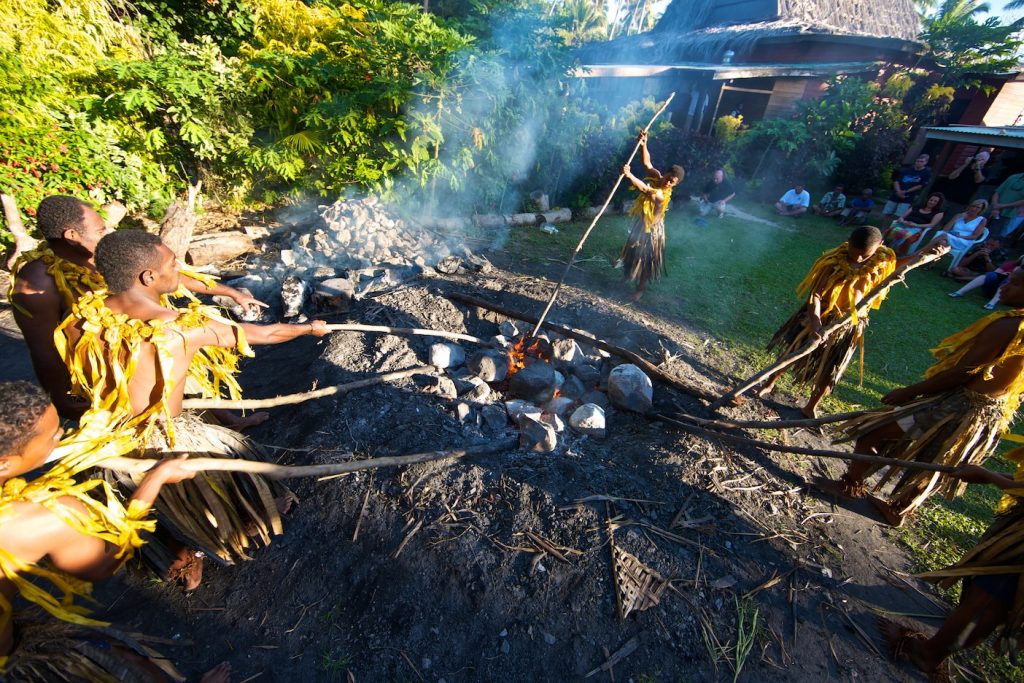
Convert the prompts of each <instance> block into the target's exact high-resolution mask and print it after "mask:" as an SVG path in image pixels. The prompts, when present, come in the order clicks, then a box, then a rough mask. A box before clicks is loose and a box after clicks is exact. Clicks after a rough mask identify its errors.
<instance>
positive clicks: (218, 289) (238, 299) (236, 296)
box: [181, 274, 269, 308]
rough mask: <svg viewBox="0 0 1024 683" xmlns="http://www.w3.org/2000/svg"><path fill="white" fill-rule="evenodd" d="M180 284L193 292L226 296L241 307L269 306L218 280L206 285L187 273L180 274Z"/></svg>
mask: <svg viewBox="0 0 1024 683" xmlns="http://www.w3.org/2000/svg"><path fill="white" fill-rule="evenodd" d="M181 284H183V285H184V286H185V289H187V290H188V291H190V292H194V293H195V294H209V295H211V296H226V297H228V298H229V299H231V300H232V301H234V302H235V303H236V304H238V305H239V306H241V307H243V308H249V307H250V306H257V307H260V308H268V307H269V306H268V304H265V303H263V302H262V301H260V300H259V299H257V298H255V297H253V296H250V295H248V294H246V293H245V292H240V291H238V290H237V289H235V288H234V287H228V286H227V285H225V284H222V283H220V282H218V283H217V284H216V285H214V286H213V287H208V286H206V285H205V284H203V283H202V282H200V281H199V280H196V279H195V278H192V277H189V276H188V275H185V274H182V276H181Z"/></svg>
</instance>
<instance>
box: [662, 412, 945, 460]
mask: <svg viewBox="0 0 1024 683" xmlns="http://www.w3.org/2000/svg"><path fill="white" fill-rule="evenodd" d="M648 417H651V418H653V419H655V420H660V421H662V422H666V423H668V424H671V425H675V426H676V427H679V428H680V429H682V430H684V431H687V432H690V433H691V434H698V435H700V436H708V437H712V438H715V439H722V440H723V441H731V442H732V443H738V444H742V445H745V446H756V447H758V448H764V449H765V450H769V451H779V452H781V453H795V454H798V455H814V456H817V457H819V458H835V459H837V460H852V461H854V462H868V463H871V464H874V465H882V466H889V467H902V468H904V469H908V470H924V471H927V472H942V473H945V474H949V473H951V472H954V471H956V469H957V468H956V466H954V465H937V464H935V463H933V462H917V461H915V460H900V459H899V458H883V457H882V456H879V455H867V454H866V453H848V452H846V451H830V450H824V449H820V448H805V447H803V446H784V445H782V444H777V443H771V442H770V441H758V440H757V439H748V438H746V437H743V436H735V435H733V434H726V433H725V432H720V431H717V430H714V429H705V428H703V427H698V426H697V425H695V424H690V423H688V422H684V421H681V420H677V419H675V418H672V417H669V416H668V415H662V414H660V413H650V414H649V415H648Z"/></svg>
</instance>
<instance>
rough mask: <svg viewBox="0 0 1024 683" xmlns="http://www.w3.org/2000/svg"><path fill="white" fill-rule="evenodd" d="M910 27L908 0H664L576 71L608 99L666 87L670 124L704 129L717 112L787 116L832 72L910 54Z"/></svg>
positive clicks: (868, 68) (902, 59) (864, 68)
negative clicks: (642, 26) (640, 25)
mask: <svg viewBox="0 0 1024 683" xmlns="http://www.w3.org/2000/svg"><path fill="white" fill-rule="evenodd" d="M918 30H919V23H918V17H917V12H916V10H915V7H914V2H913V0H854V1H853V2H835V3H825V2H819V1H814V0H673V1H672V3H671V4H670V5H669V7H668V8H667V9H666V10H665V13H664V15H663V16H662V18H661V20H660V21H659V22H658V24H657V26H655V28H654V29H652V30H651V31H649V32H648V33H643V34H639V35H635V36H627V37H623V38H619V39H616V40H613V41H609V42H606V43H599V44H593V45H588V46H585V47H583V48H581V49H580V53H579V56H580V58H581V61H582V62H583V64H584V65H585V66H584V68H582V69H581V70H580V73H579V75H580V76H581V77H584V78H587V79H589V86H590V89H591V92H593V93H594V94H596V95H598V96H600V97H602V99H605V100H606V101H609V102H610V103H611V104H613V105H614V104H624V103H626V102H629V101H631V100H635V99H637V98H640V97H644V96H653V97H657V98H661V97H664V96H667V94H668V93H669V92H673V91H675V92H676V100H675V101H674V102H673V111H672V121H673V123H674V124H675V125H677V126H681V127H683V128H685V129H687V130H690V129H693V130H698V131H707V130H708V129H710V127H711V126H712V124H713V122H714V120H715V118H717V117H718V116H722V115H724V114H730V113H741V114H742V115H743V117H744V119H745V120H747V121H756V120H759V119H762V118H773V117H782V116H786V115H788V114H790V113H792V111H793V108H794V104H795V103H796V102H797V101H798V100H801V99H804V98H808V97H815V96H816V95H818V94H819V93H821V91H822V90H823V88H824V84H825V83H826V82H827V81H828V79H830V78H832V77H833V76H836V75H840V74H848V75H856V76H860V77H864V78H868V79H874V78H876V77H877V76H878V74H879V71H880V69H881V68H882V67H883V66H884V65H885V64H890V63H910V62H912V61H913V60H914V59H915V57H916V55H917V53H918V51H919V50H920V48H921V46H920V44H919V43H918V42H916V37H917V34H918Z"/></svg>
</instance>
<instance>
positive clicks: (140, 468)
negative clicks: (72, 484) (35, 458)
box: [96, 439, 518, 479]
mask: <svg viewBox="0 0 1024 683" xmlns="http://www.w3.org/2000/svg"><path fill="white" fill-rule="evenodd" d="M517 445H518V441H517V440H516V439H502V440H500V441H492V442H491V443H486V444H482V445H479V446H469V447H467V448H452V449H448V450H444V451H428V452H425V453H414V454H413V455H397V456H388V457H383V458H370V459H368V460H353V461H351V462H342V463H333V464H330V465H278V464H275V463H272V462H263V461H257V460H236V459H232V458H203V457H199V458H189V459H188V460H187V461H186V462H185V463H184V469H189V470H194V471H196V472H214V471H216V472H248V473H250V474H259V475H262V476H264V477H266V478H267V479H296V478H299V477H329V476H332V475H338V474H347V473H348V472H359V471H361V470H370V469H377V468H379V467H404V466H406V465H416V464H418V463H421V462H433V461H435V460H449V459H454V458H464V457H466V456H471V455H484V454H487V453H497V452H499V451H506V450H510V449H513V448H516V447H517ZM176 455H186V454H185V453H168V454H167V457H174V456H176ZM187 455H192V454H191V453H189V454H187ZM158 462H160V461H159V460H149V459H142V458H122V457H116V458H107V459H106V460H104V461H102V462H100V463H99V464H98V465H96V466H97V467H101V468H103V469H105V470H113V471H115V472H131V473H140V472H147V471H149V470H150V469H152V468H153V467H155V466H156V464H157V463H158Z"/></svg>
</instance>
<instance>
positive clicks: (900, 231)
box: [885, 192, 945, 257]
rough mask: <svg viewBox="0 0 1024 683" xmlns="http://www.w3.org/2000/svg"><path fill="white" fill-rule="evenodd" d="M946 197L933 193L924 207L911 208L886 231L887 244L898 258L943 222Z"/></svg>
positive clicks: (908, 251) (939, 193)
mask: <svg viewBox="0 0 1024 683" xmlns="http://www.w3.org/2000/svg"><path fill="white" fill-rule="evenodd" d="M943 202H945V197H943V196H942V193H941V192H933V193H932V194H931V195H929V196H928V199H927V200H926V201H925V203H924V205H923V206H918V207H911V208H909V209H907V210H906V211H904V212H903V215H902V216H900V217H899V218H897V219H896V220H894V221H893V222H892V225H890V226H889V229H888V230H886V231H885V244H886V246H888V247H890V248H891V249H892V250H893V251H895V252H896V256H897V257H903V256H906V255H907V254H908V253H910V251H911V249H913V247H914V245H915V244H917V242H918V240H920V239H921V238H922V237H923V236H924V235H925V233H926V232H927V231H928V230H931V229H933V228H935V227H936V226H937V225H939V223H941V222H942V217H943V212H942V204H943Z"/></svg>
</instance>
